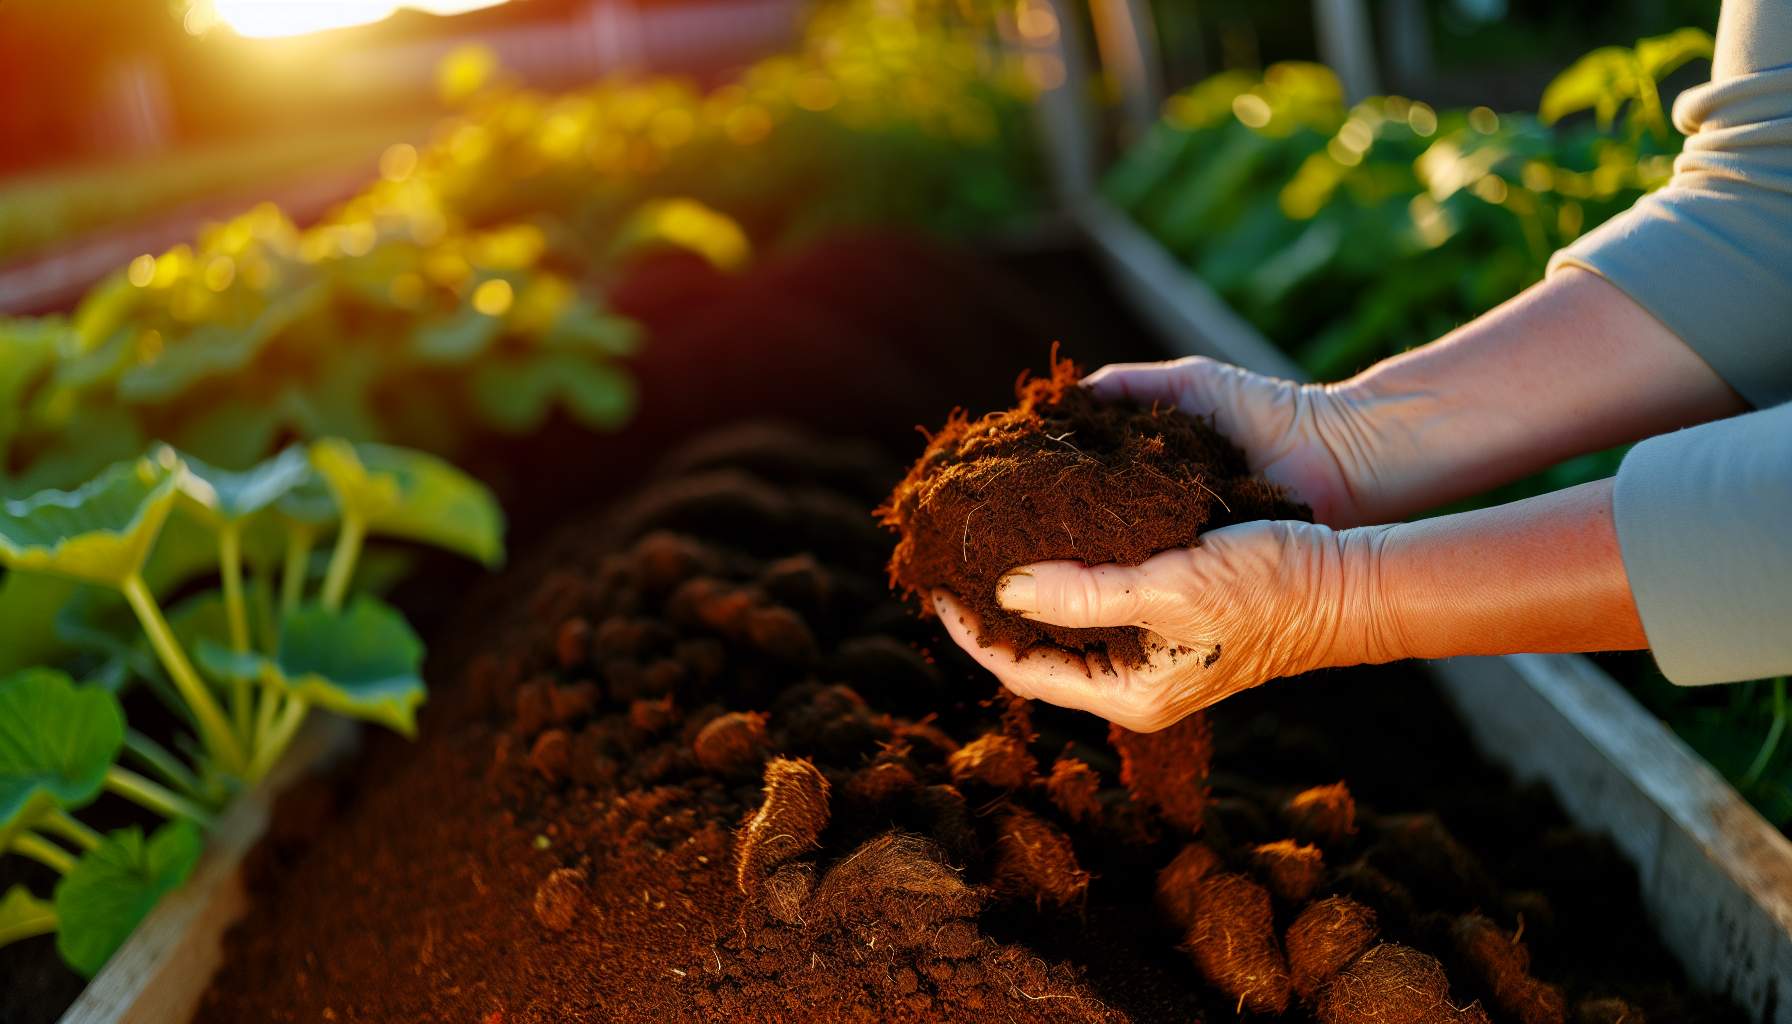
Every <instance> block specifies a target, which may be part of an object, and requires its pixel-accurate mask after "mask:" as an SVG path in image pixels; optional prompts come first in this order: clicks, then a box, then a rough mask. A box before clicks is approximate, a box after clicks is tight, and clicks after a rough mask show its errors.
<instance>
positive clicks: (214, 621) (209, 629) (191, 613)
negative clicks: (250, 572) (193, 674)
mask: <svg viewBox="0 0 1792 1024" xmlns="http://www.w3.org/2000/svg"><path fill="white" fill-rule="evenodd" d="M244 599H245V600H254V598H253V597H251V596H249V595H247V594H245V596H244ZM258 612H259V609H257V613H258ZM168 628H169V629H171V630H173V631H174V638H175V639H176V640H179V641H180V645H181V646H182V647H183V648H185V649H187V650H189V651H198V650H199V649H200V648H201V647H204V646H205V645H207V644H215V645H217V646H219V647H226V646H229V644H230V618H229V612H228V611H227V610H226V609H225V607H224V595H223V594H222V593H220V592H218V591H216V590H207V591H204V592H203V593H198V594H194V595H193V596H192V597H189V598H186V599H185V600H183V601H181V602H180V603H179V604H177V605H175V606H174V607H172V608H170V609H168ZM201 667H203V668H205V669H207V670H208V671H209V670H210V668H211V666H210V665H206V664H204V662H203V661H202V662H201ZM242 674H243V675H245V676H251V677H252V676H254V675H255V671H254V670H253V669H251V670H250V671H247V672H244V673H242ZM218 678H229V677H218Z"/></svg>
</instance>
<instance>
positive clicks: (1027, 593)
mask: <svg viewBox="0 0 1792 1024" xmlns="http://www.w3.org/2000/svg"><path fill="white" fill-rule="evenodd" d="M1038 596H1039V588H1038V586H1037V585H1036V583H1035V582H1034V580H1033V574H1032V573H1027V572H1011V573H1009V574H1008V575H1006V576H1003V577H1002V578H1001V579H1000V580H999V581H997V582H996V603H997V604H999V605H1001V606H1002V607H1003V608H1006V609H1008V610H1009V611H1011V612H1019V613H1020V614H1022V615H1026V614H1027V613H1029V612H1032V611H1034V610H1035V609H1034V604H1035V601H1034V599H1035V598H1036V597H1038Z"/></svg>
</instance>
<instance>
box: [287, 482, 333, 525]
mask: <svg viewBox="0 0 1792 1024" xmlns="http://www.w3.org/2000/svg"><path fill="white" fill-rule="evenodd" d="M275 507H276V508H278V509H279V510H280V514H281V515H283V516H285V517H286V518H288V519H291V520H293V521H294V522H300V523H306V524H309V525H311V526H327V525H329V524H330V523H334V522H335V521H336V520H337V519H339V518H340V517H341V509H339V508H338V507H337V505H336V495H335V494H333V493H331V491H330V485H329V484H327V483H325V482H324V478H323V477H322V476H319V475H318V474H317V473H308V474H306V476H305V479H303V480H301V481H299V483H298V485H297V486H295V487H294V488H293V489H292V490H290V491H287V492H286V493H285V494H282V495H281V496H280V500H279V501H278V502H277V503H276V505H275Z"/></svg>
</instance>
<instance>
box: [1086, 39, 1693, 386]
mask: <svg viewBox="0 0 1792 1024" xmlns="http://www.w3.org/2000/svg"><path fill="white" fill-rule="evenodd" d="M1710 53H1711V37H1710V36H1709V34H1707V33H1705V32H1703V31H1701V30H1698V29H1683V30H1681V31H1678V32H1674V33H1671V34H1669V35H1666V36H1661V37H1656V38H1651V39H1644V40H1641V41H1640V42H1638V44H1637V45H1636V47H1634V48H1625V47H1607V48H1604V49H1602V50H1598V51H1595V52H1594V53H1592V54H1589V55H1588V56H1587V57H1586V58H1584V59H1582V60H1581V61H1580V62H1578V63H1576V64H1575V65H1574V66H1573V67H1571V68H1569V69H1568V70H1567V71H1565V72H1563V74H1562V75H1561V76H1559V77H1558V78H1557V79H1556V81H1555V82H1554V84H1552V85H1551V86H1550V87H1549V89H1548V90H1547V92H1546V93H1545V96H1544V100H1543V110H1542V116H1541V117H1533V116H1530V115H1525V114H1496V113H1495V112H1494V111H1492V110H1490V109H1487V108H1485V107H1478V108H1474V109H1471V110H1443V111H1439V110H1435V109H1433V108H1431V107H1429V106H1427V105H1426V104H1423V103H1418V102H1414V101H1411V100H1407V99H1404V98H1402V97H1397V96H1389V97H1376V98H1372V99H1369V100H1366V101H1364V102H1362V103H1359V104H1357V105H1355V106H1352V107H1346V106H1345V104H1344V102H1343V99H1342V91H1341V90H1340V89H1339V88H1338V85H1337V82H1336V80H1335V79H1334V78H1333V77H1332V76H1331V73H1330V72H1329V71H1327V70H1326V69H1324V68H1319V67H1316V66H1313V65H1287V64H1285V65H1276V66H1273V67H1271V68H1269V69H1268V70H1267V71H1265V72H1264V73H1263V74H1262V75H1261V76H1254V75H1249V74H1244V73H1240V72H1227V73H1225V74H1222V75H1219V76H1216V77H1215V78H1213V79H1210V80H1209V81H1207V82H1204V83H1202V84H1200V85H1197V86H1195V87H1194V88H1193V89H1190V90H1188V91H1187V92H1185V93H1183V94H1181V95H1179V96H1177V97H1175V98H1174V99H1172V100H1171V101H1170V102H1169V103H1168V104H1167V105H1166V107H1165V112H1164V118H1163V120H1162V122H1161V123H1160V124H1159V125H1158V126H1157V127H1156V128H1155V129H1154V130H1153V132H1152V133H1150V134H1149V135H1148V137H1147V138H1146V139H1145V140H1143V141H1142V143H1141V144H1140V145H1139V146H1138V147H1136V148H1135V149H1134V150H1132V151H1130V152H1128V153H1127V154H1125V155H1124V156H1123V157H1122V159H1121V160H1120V161H1119V162H1118V163H1117V164H1116V166H1115V167H1114V169H1113V170H1112V172H1111V173H1110V174H1109V176H1108V178H1107V180H1106V182H1105V186H1104V187H1105V191H1106V193H1107V195H1108V197H1109V198H1110V199H1111V200H1113V201H1114V202H1115V203H1116V204H1117V205H1119V206H1121V207H1122V208H1124V209H1126V210H1128V211H1129V212H1131V213H1132V214H1133V216H1134V217H1135V218H1136V219H1137V220H1138V221H1139V222H1140V223H1141V224H1142V225H1143V226H1144V227H1145V228H1147V230H1149V231H1151V233H1152V234H1154V235H1155V236H1156V237H1157V238H1158V239H1159V240H1160V241H1162V242H1163V243H1164V244H1165V245H1166V246H1167V247H1168V248H1170V250H1171V251H1172V252H1174V253H1175V254H1176V255H1178V256H1179V257H1181V258H1182V259H1183V260H1184V261H1185V262H1187V263H1188V264H1189V265H1190V266H1191V268H1193V269H1194V270H1195V271H1196V272H1197V273H1198V274H1199V275H1200V276H1201V277H1203V278H1204V279H1206V280H1207V281H1208V282H1209V283H1211V284H1212V285H1213V286H1214V288H1215V289H1216V290H1217V291H1219V292H1220V294H1221V295H1222V296H1223V297H1224V298H1226V299H1227V301H1228V302H1229V303H1230V304H1231V305H1232V306H1233V307H1234V308H1236V309H1237V310H1238V311H1239V312H1240V313H1242V314H1243V315H1244V316H1245V317H1246V318H1247V319H1249V320H1251V321H1252V322H1253V323H1255V324H1256V325H1257V326H1258V327H1259V328H1260V329H1261V330H1262V331H1263V332H1264V333H1265V334H1266V335H1267V336H1268V337H1269V338H1270V339H1271V340H1272V341H1274V342H1276V343H1277V344H1279V345H1281V346H1282V347H1284V348H1286V349H1288V350H1289V351H1290V353H1292V354H1293V355H1294V356H1295V357H1296V359H1297V360H1298V361H1299V362H1300V363H1301V364H1302V365H1303V366H1304V367H1305V368H1306V369H1307V370H1308V371H1309V372H1311V373H1312V374H1314V375H1315V376H1317V377H1321V378H1325V379H1331V378H1334V377H1338V376H1342V375H1347V374H1349V373H1351V372H1353V371H1354V370H1356V369H1359V368H1361V367H1363V366H1366V365H1368V364H1370V363H1372V362H1374V361H1375V360H1377V359H1380V358H1382V357H1384V356H1387V355H1391V354H1393V353H1395V352H1398V351H1400V350H1402V349H1404V348H1407V347H1410V346H1412V345H1415V344H1421V343H1423V342H1425V341H1428V340H1430V339H1431V338H1434V337H1437V336H1439V335H1442V334H1444V333H1447V332H1448V331H1449V330H1450V329H1451V328H1453V327H1454V326H1455V325H1456V324H1459V323H1461V322H1463V321H1465V320H1468V319H1471V318H1473V317H1474V316H1476V315H1479V314H1480V313H1482V312H1484V311H1486V310H1488V309H1491V308H1492V307H1494V306H1496V305H1498V304H1499V303H1500V302H1502V301H1504V300H1506V299H1507V298H1510V297H1511V296H1512V295H1515V294H1517V293H1518V292H1519V291H1521V290H1522V289H1523V288H1525V287H1526V286H1527V285H1529V284H1531V283H1533V282H1535V281H1537V280H1538V279H1540V278H1541V277H1542V275H1543V272H1544V269H1545V267H1546V265H1547V263H1548V260H1549V257H1550V256H1551V254H1553V253H1554V252H1555V251H1556V250H1557V249H1559V248H1560V247H1562V246H1563V245H1565V244H1567V243H1569V242H1571V241H1573V240H1574V239H1575V238H1576V237H1578V236H1579V235H1581V234H1582V233H1584V232H1585V231H1586V230H1588V229H1589V228H1591V227H1594V226H1596V225H1597V224H1599V223H1601V222H1602V221H1604V220H1605V219H1607V218H1609V217H1611V216H1614V215H1616V214H1617V213H1619V212H1621V211H1623V210H1624V209H1627V208H1628V207H1629V206H1630V205H1631V204H1632V203H1633V202H1634V201H1635V200H1636V199H1637V198H1638V197H1639V196H1641V195H1643V194H1644V193H1646V192H1647V191H1649V190H1650V189H1652V188H1655V187H1657V186H1659V185H1660V184H1662V183H1664V182H1665V181H1666V180H1667V178H1668V176H1669V174H1670V173H1671V170H1672V158H1673V154H1674V153H1675V152H1677V151H1678V149H1679V144H1680V139H1679V137H1678V136H1677V135H1675V134H1674V133H1673V131H1672V128H1671V126H1670V125H1668V123H1667V121H1666V118H1665V115H1664V114H1663V112H1662V109H1661V101H1660V97H1659V94H1658V91H1657V82H1658V81H1659V80H1660V78H1661V77H1662V76H1664V75H1666V74H1668V73H1670V72H1672V71H1673V70H1675V69H1676V68H1678V67H1680V66H1681V65H1683V64H1685V63H1686V62H1687V61H1689V60H1693V59H1696V58H1699V57H1708V56H1710ZM1582 110H1593V111H1594V112H1595V115H1596V116H1595V118H1594V119H1593V123H1591V124H1587V123H1580V124H1575V125H1564V124H1559V123H1558V122H1560V121H1562V120H1563V119H1564V118H1567V117H1569V115H1572V114H1574V113H1577V112H1579V111H1582ZM1626 111H1627V114H1626V117H1625V120H1624V123H1623V124H1622V125H1620V124H1619V123H1618V120H1617V119H1618V115H1619V114H1620V113H1625V112H1626Z"/></svg>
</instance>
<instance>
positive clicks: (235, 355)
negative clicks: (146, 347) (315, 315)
mask: <svg viewBox="0 0 1792 1024" xmlns="http://www.w3.org/2000/svg"><path fill="white" fill-rule="evenodd" d="M325 297H326V289H325V288H323V287H322V286H321V285H320V284H315V283H314V284H311V285H309V286H306V287H304V288H301V289H299V290H298V291H296V292H293V293H291V294H289V295H284V296H281V297H280V298H278V299H276V300H274V301H273V302H270V303H268V305H267V306H266V307H265V308H264V309H262V311H261V312H260V313H259V314H257V315H256V317H255V319H254V320H252V321H250V322H249V323H248V324H246V325H242V326H234V325H225V324H204V325H202V326H200V327H198V328H196V329H195V330H194V331H193V332H192V333H191V334H189V335H187V336H186V337H184V338H179V339H176V340H174V341H173V342H171V343H170V344H169V345H168V346H167V347H166V348H164V349H163V350H162V352H161V354H160V355H159V356H157V357H156V358H155V359H153V360H151V361H149V362H146V363H143V364H141V365H138V366H134V367H132V368H130V369H128V370H126V371H124V373H123V374H121V375H120V376H119V378H118V397H120V398H122V399H124V400H125V401H127V402H133V403H145V402H155V403H160V402H166V401H168V400H169V399H171V398H173V397H175V396H176V395H179V394H181V393H183V392H185V391H186V390H187V388H188V387H190V386H192V385H193V384H194V383H196V382H198V381H201V380H204V379H205V378H207V377H219V376H228V375H232V374H236V373H239V372H241V371H242V370H243V369H244V368H245V367H247V366H248V365H249V364H250V363H252V362H254V360H255V357H256V356H257V355H259V354H260V352H261V350H262V348H263V347H265V346H266V345H267V343H268V341H269V340H270V339H272V338H273V337H274V336H275V335H277V334H279V333H280V332H281V331H284V330H286V329H287V328H288V327H290V326H291V325H292V324H293V323H294V322H295V321H297V320H298V319H299V318H300V317H302V316H305V315H307V314H309V313H312V312H314V311H316V310H317V309H318V308H319V307H320V306H321V305H322V303H323V300H324V298H325Z"/></svg>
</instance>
